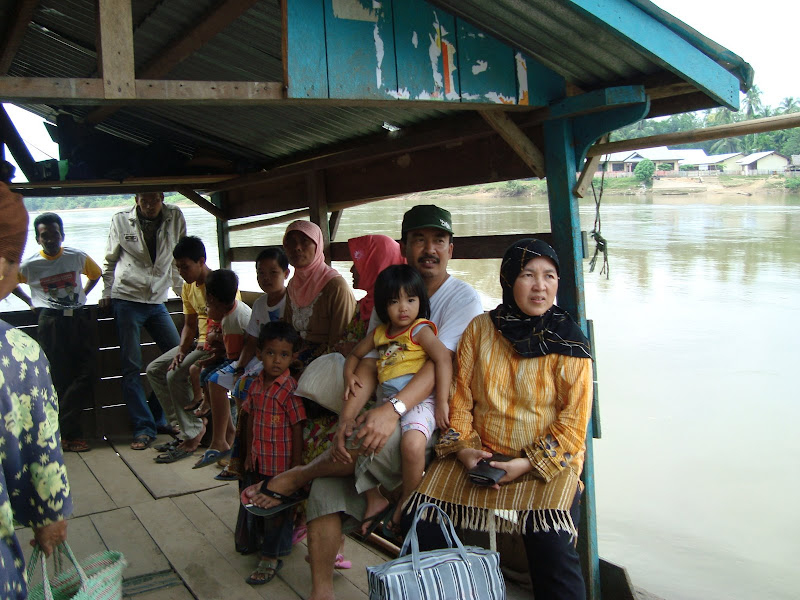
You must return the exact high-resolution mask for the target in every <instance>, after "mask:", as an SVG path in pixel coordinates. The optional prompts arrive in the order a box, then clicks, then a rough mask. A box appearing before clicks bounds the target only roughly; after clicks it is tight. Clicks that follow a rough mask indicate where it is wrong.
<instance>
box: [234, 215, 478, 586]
mask: <svg viewBox="0 0 800 600" xmlns="http://www.w3.org/2000/svg"><path fill="white" fill-rule="evenodd" d="M401 232H402V240H401V241H400V248H401V251H402V252H403V254H404V255H405V257H406V260H407V261H408V264H409V265H411V266H412V267H414V268H415V269H417V270H418V271H419V272H420V274H421V275H422V278H423V279H424V280H425V285H426V288H427V291H428V296H429V297H430V305H431V317H430V318H431V321H433V322H434V323H435V324H436V327H437V329H438V337H439V340H440V341H441V342H442V343H443V344H444V345H445V346H446V347H447V349H448V350H450V352H451V353H452V354H453V356H455V351H456V347H457V346H458V341H459V340H460V339H461V334H462V333H463V332H464V329H466V327H467V325H468V324H469V322H470V321H471V320H472V319H473V318H475V317H476V316H477V315H479V314H481V313H482V312H483V307H482V304H481V301H480V297H479V296H478V293H477V292H476V291H475V290H474V289H473V288H472V287H471V286H470V285H469V284H467V283H465V282H463V281H461V280H459V279H456V278H455V277H451V276H450V274H449V273H448V272H447V263H448V261H449V260H450V259H451V258H452V257H453V226H452V217H451V215H450V213H449V212H448V211H447V210H445V209H443V208H439V207H438V206H434V205H418V206H415V207H413V208H411V209H410V210H409V211H407V212H406V213H405V215H404V216H403V224H402V229H401ZM379 322H380V321H379V320H378V318H377V316H376V314H375V312H374V311H373V313H372V319H371V320H370V327H369V329H370V330H372V329H374V328H375V327H376V326H377V325H378V323H379ZM368 356H370V355H368ZM368 364H369V361H362V362H361V365H363V366H367V365H368ZM370 367H371V368H372V372H371V373H369V372H367V373H364V372H363V371H361V369H362V368H363V367H362V366H360V367H359V372H358V373H359V376H360V379H361V381H372V385H370V386H365V387H364V388H362V390H361V392H362V393H361V395H360V398H358V399H354V398H351V399H350V400H348V402H347V403H346V405H345V407H344V408H343V410H342V413H341V415H340V417H339V428H338V430H337V434H336V437H335V438H334V445H333V447H332V448H331V450H330V451H328V452H325V453H323V454H322V455H321V456H319V457H318V458H317V459H315V460H314V461H312V462H311V463H309V464H308V465H304V466H301V467H295V468H293V469H290V470H289V471H287V472H286V473H283V474H281V475H279V476H277V477H274V478H273V479H272V480H271V481H270V486H269V488H268V491H269V492H270V495H269V496H268V495H266V494H262V493H259V490H258V487H257V486H254V487H253V489H252V490H248V491H247V493H248V495H249V496H250V497H251V502H253V504H256V505H259V506H264V507H268V506H273V505H278V504H280V503H281V502H282V501H281V500H276V498H278V497H279V496H280V494H284V495H287V494H291V493H293V492H295V491H296V490H298V489H300V488H301V487H302V486H303V485H305V484H307V483H309V482H311V481H313V485H312V487H311V495H310V496H309V500H308V508H307V520H308V540H309V544H308V547H309V562H310V564H311V576H312V592H311V596H310V597H309V598H310V600H321V599H328V598H333V567H334V560H335V557H336V552H337V551H338V547H339V540H340V536H341V532H342V529H343V525H345V526H347V527H348V529H349V528H351V527H350V526H351V525H353V523H355V524H359V523H361V521H362V520H363V518H364V516H365V515H364V511H365V500H364V497H363V495H362V492H363V491H365V490H367V489H370V488H372V487H375V486H376V485H379V484H380V485H381V486H382V487H383V489H385V490H394V489H397V488H398V487H399V486H400V485H401V484H402V474H401V467H400V465H401V456H400V437H401V436H400V427H399V423H400V417H401V416H402V415H403V414H405V413H406V412H407V411H408V410H411V409H412V408H413V407H414V406H416V405H417V404H418V403H419V402H421V401H422V400H424V399H425V398H426V397H428V395H429V394H431V393H432V391H433V386H434V370H433V363H431V362H430V361H428V363H426V365H425V366H424V367H423V368H422V369H421V370H420V371H419V372H418V373H417V374H416V375H415V376H414V378H413V379H412V380H411V381H410V382H409V383H408V384H407V385H406V387H405V388H404V389H403V390H402V391H401V392H400V393H399V394H397V395H396V396H395V397H394V398H392V399H391V401H390V402H387V403H385V404H383V405H381V406H379V407H376V408H374V409H372V410H369V411H367V412H366V413H365V414H364V415H362V416H361V417H359V418H358V420H356V419H355V417H356V415H357V414H358V412H359V411H360V409H361V408H362V407H363V404H364V402H365V401H366V399H367V398H368V397H369V396H370V395H371V394H372V391H373V389H374V387H375V382H376V377H375V367H374V365H370ZM356 426H359V429H358V431H357V432H356V433H355V436H353V437H351V438H350V441H348V442H347V446H348V447H353V446H357V447H358V448H359V452H361V454H360V455H359V456H358V457H357V458H356V460H355V461H353V459H352V458H351V455H350V453H348V451H347V450H346V449H345V441H346V438H347V437H349V436H350V434H351V433H352V432H353V430H354V429H355V428H356ZM434 441H435V436H434V437H433V438H432V439H431V446H430V448H429V449H432V444H433V442H434ZM274 492H279V494H278V496H276V495H274Z"/></svg>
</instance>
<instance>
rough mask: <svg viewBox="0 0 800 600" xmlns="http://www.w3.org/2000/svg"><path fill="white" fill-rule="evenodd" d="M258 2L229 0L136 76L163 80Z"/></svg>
mask: <svg viewBox="0 0 800 600" xmlns="http://www.w3.org/2000/svg"><path fill="white" fill-rule="evenodd" d="M257 1H258V0H226V1H223V2H220V3H219V4H218V5H217V6H216V7H215V8H213V9H212V10H210V11H209V12H208V13H206V15H204V16H203V18H202V19H201V20H200V22H199V23H197V24H196V25H195V26H194V27H192V28H191V29H190V30H189V31H187V32H186V33H184V34H183V35H182V36H181V37H180V38H178V39H176V40H174V41H173V42H171V43H170V44H169V45H168V46H167V47H166V48H165V49H164V51H163V52H161V54H159V55H158V56H157V57H155V58H154V59H153V60H152V61H150V62H149V63H148V64H147V65H145V66H144V67H143V68H142V69H141V70H140V72H139V73H138V74H137V76H138V77H139V78H140V79H161V78H162V77H164V76H165V75H167V74H168V73H169V72H170V71H172V69H174V68H175V67H176V66H177V65H178V64H180V63H181V62H183V61H184V60H186V59H187V58H188V57H189V56H191V55H192V53H194V52H196V51H197V50H199V49H200V48H201V47H203V46H204V45H206V44H207V43H208V42H209V41H210V40H211V39H213V38H214V36H216V35H217V34H218V33H219V32H221V31H222V30H223V29H225V28H226V27H227V26H228V25H230V24H231V23H233V21H235V20H236V19H237V18H239V16H240V15H241V14H242V13H244V12H245V11H246V10H248V9H249V8H250V7H251V6H253V4H255V3H256V2H257ZM117 110H119V107H116V106H102V107H100V108H97V109H95V110H93V111H92V112H91V113H89V114H88V115H87V116H86V122H87V123H89V124H91V125H96V124H97V123H100V122H101V121H104V120H105V119H107V118H108V117H109V116H111V115H112V114H114V113H115V112H116V111H117Z"/></svg>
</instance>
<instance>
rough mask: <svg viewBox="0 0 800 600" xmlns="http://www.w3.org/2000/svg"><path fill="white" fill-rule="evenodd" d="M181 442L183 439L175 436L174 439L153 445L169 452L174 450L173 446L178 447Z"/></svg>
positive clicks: (159, 449)
mask: <svg viewBox="0 0 800 600" xmlns="http://www.w3.org/2000/svg"><path fill="white" fill-rule="evenodd" d="M180 444H181V440H179V439H178V438H175V439H174V440H170V441H168V442H164V443H163V444H159V445H158V446H153V449H155V450H158V451H159V452H167V451H169V450H172V449H173V448H177V447H178V446H179V445H180Z"/></svg>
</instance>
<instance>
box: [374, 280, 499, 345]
mask: <svg viewBox="0 0 800 600" xmlns="http://www.w3.org/2000/svg"><path fill="white" fill-rule="evenodd" d="M430 301H431V321H433V322H434V323H435V324H436V328H437V329H438V334H437V337H438V338H439V340H440V341H441V342H442V343H443V344H444V345H445V346H446V347H447V349H448V350H450V351H452V352H455V351H456V348H457V347H458V342H459V340H460V339H461V334H462V333H464V330H465V329H466V328H467V325H469V323H470V321H472V319H474V318H475V317H477V316H478V315H481V314H483V304H482V303H481V298H480V296H479V295H478V292H476V291H475V289H474V288H473V287H472V286H471V285H470V284H468V283H466V282H464V281H461V280H460V279H456V278H455V277H452V276H451V277H448V278H447V279H446V280H445V282H444V283H443V284H442V286H441V287H440V288H439V289H438V290H436V292H435V293H434V294H433V296H431V299H430ZM380 324H381V320H380V319H379V318H378V313H376V312H375V309H374V308H373V309H372V316H371V317H370V320H369V331H370V332H371V331H372V330H373V329H375V328H376V327H377V326H378V325H380ZM367 357H369V358H377V357H378V355H377V353H375V352H374V351H373V352H370V353H369V354H367Z"/></svg>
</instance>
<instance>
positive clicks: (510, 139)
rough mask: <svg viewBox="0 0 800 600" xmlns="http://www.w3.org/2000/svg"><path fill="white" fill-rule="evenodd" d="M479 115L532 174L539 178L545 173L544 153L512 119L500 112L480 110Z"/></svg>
mask: <svg viewBox="0 0 800 600" xmlns="http://www.w3.org/2000/svg"><path fill="white" fill-rule="evenodd" d="M480 113H481V116H482V117H483V118H484V119H485V120H486V122H487V123H489V125H491V127H492V129H494V130H495V131H496V132H497V133H498V134H499V135H500V137H501V138H503V139H504V140H505V141H506V143H507V144H508V145H509V146H511V149H512V150H513V151H514V152H516V153H517V156H519V157H520V158H521V159H522V160H523V161H524V162H525V164H526V165H528V166H529V167H530V168H531V171H533V174H534V175H536V177H538V178H539V179H541V178H543V177H544V175H545V165H544V154H542V151H541V150H539V148H537V147H536V144H534V143H533V142H532V141H531V139H530V138H529V137H528V136H527V135H525V133H524V132H523V131H522V130H521V129H520V128H519V126H518V125H517V124H516V123H515V122H514V121H512V120H511V119H510V118H509V116H508V115H507V114H505V113H501V112H487V111H485V110H482V111H480Z"/></svg>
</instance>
